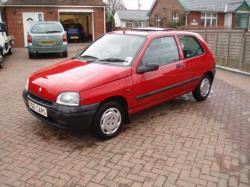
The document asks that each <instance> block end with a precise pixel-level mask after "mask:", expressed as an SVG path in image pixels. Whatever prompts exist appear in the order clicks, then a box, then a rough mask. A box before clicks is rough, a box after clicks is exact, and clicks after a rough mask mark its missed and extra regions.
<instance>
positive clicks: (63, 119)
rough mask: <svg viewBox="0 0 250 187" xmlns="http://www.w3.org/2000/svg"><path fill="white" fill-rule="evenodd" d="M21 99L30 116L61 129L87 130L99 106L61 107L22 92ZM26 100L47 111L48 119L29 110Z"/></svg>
mask: <svg viewBox="0 0 250 187" xmlns="http://www.w3.org/2000/svg"><path fill="white" fill-rule="evenodd" d="M23 99H24V103H25V105H26V107H27V109H28V111H29V112H30V113H31V114H32V115H34V116H35V117H37V118H38V119H40V120H42V121H44V122H46V123H48V124H50V125H53V126H56V127H61V128H74V129H75V128H77V129H89V128H90V127H91V124H92V120H93V117H94V115H95V113H96V110H97V108H98V106H99V104H93V105H86V106H77V107H70V106H63V105H59V104H56V103H52V102H49V101H46V100H44V99H42V98H39V97H37V96H35V95H33V94H31V93H29V92H27V91H23ZM28 100H30V101H32V102H34V103H36V104H38V105H40V106H43V107H45V108H46V109H47V114H48V117H44V116H42V115H40V114H38V113H37V112H35V111H33V110H31V109H30V108H29V104H28Z"/></svg>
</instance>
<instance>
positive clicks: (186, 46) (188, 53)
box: [179, 35, 204, 58]
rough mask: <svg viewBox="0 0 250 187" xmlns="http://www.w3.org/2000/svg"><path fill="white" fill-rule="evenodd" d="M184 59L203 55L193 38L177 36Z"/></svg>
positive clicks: (198, 44) (201, 49)
mask: <svg viewBox="0 0 250 187" xmlns="http://www.w3.org/2000/svg"><path fill="white" fill-rule="evenodd" d="M179 39H180V41H181V44H182V48H183V53H184V57H185V58H192V57H196V56H200V55H202V54H203V53H204V50H203V48H202V47H201V45H200V43H199V42H198V41H197V40H196V39H195V38H194V37H193V36H184V35H181V36H179Z"/></svg>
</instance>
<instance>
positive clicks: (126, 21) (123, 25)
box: [120, 20, 149, 29]
mask: <svg viewBox="0 0 250 187" xmlns="http://www.w3.org/2000/svg"><path fill="white" fill-rule="evenodd" d="M138 22H140V24H141V26H140V27H148V26H149V21H129V20H121V24H120V28H127V29H131V28H128V27H127V23H131V24H132V28H136V27H138V26H137V24H136V23H138Z"/></svg>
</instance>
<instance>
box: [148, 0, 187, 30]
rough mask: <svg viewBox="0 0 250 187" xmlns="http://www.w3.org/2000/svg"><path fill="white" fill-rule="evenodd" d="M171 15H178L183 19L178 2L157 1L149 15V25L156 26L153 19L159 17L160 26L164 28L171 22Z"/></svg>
mask: <svg viewBox="0 0 250 187" xmlns="http://www.w3.org/2000/svg"><path fill="white" fill-rule="evenodd" d="M173 13H178V14H179V16H180V17H181V18H183V19H184V18H185V11H184V9H183V7H182V6H181V5H180V3H179V2H178V1H176V0H158V2H157V4H156V5H155V7H154V9H153V11H152V13H151V16H150V24H151V25H152V26H156V22H155V17H156V16H159V17H160V18H161V26H163V27H164V26H166V25H167V24H168V23H170V22H172V21H173V17H172V16H173Z"/></svg>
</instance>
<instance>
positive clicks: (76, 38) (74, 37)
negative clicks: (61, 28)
mask: <svg viewBox="0 0 250 187" xmlns="http://www.w3.org/2000/svg"><path fill="white" fill-rule="evenodd" d="M70 39H72V40H78V39H79V37H78V36H71V37H70Z"/></svg>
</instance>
